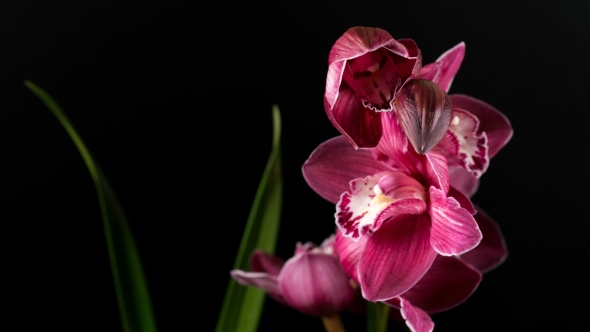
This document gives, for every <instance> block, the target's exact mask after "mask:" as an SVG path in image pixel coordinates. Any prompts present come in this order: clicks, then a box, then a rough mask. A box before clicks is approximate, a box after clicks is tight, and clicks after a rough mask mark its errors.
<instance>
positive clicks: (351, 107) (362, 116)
mask: <svg viewBox="0 0 590 332" xmlns="http://www.w3.org/2000/svg"><path fill="white" fill-rule="evenodd" d="M324 108H325V110H326V115H328V118H329V119H330V122H332V125H334V127H335V128H336V129H337V130H338V131H339V132H340V133H341V134H342V135H344V136H345V137H346V138H347V139H348V140H349V141H350V143H351V144H352V145H353V146H354V148H355V149H358V148H373V147H375V146H376V145H377V144H378V143H379V139H380V138H381V131H382V129H381V115H380V114H379V112H375V111H372V110H370V109H367V108H365V107H364V106H363V104H362V103H361V100H360V99H359V98H357V96H356V95H355V93H354V91H353V90H352V89H350V88H347V87H342V88H341V89H340V95H339V97H338V99H337V100H336V101H335V103H334V107H333V108H331V109H330V108H329V107H328V101H327V99H326V98H324Z"/></svg>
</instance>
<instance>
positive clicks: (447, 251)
mask: <svg viewBox="0 0 590 332" xmlns="http://www.w3.org/2000/svg"><path fill="white" fill-rule="evenodd" d="M430 217H431V221H432V228H431V237H430V243H431V244H432V247H433V248H434V250H436V252H438V253H439V254H441V255H443V256H452V255H460V254H463V253H465V252H467V251H469V250H471V249H473V248H475V247H476V246H477V245H478V244H479V242H480V241H481V238H482V235H481V231H480V230H479V227H478V226H477V223H476V222H475V219H474V218H473V216H472V215H471V213H469V211H467V210H466V209H464V208H462V207H461V205H459V202H457V200H456V199H454V198H453V197H447V196H446V195H445V194H444V192H443V191H442V190H440V189H437V188H435V187H430Z"/></svg>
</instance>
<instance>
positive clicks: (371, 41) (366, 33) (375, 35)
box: [324, 27, 411, 109]
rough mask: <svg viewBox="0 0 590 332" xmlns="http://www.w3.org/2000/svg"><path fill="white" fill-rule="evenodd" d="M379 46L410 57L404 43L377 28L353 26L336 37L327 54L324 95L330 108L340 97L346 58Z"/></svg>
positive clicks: (359, 54) (348, 58)
mask: <svg viewBox="0 0 590 332" xmlns="http://www.w3.org/2000/svg"><path fill="white" fill-rule="evenodd" d="M381 47H384V48H385V49H387V50H389V51H391V52H393V53H394V54H397V55H399V56H401V57H404V58H410V57H411V55H410V54H409V53H408V49H406V46H405V45H404V44H402V43H399V42H397V41H395V40H394V39H393V37H392V36H391V35H390V34H389V33H388V32H387V31H385V30H382V29H379V28H367V27H353V28H350V29H348V30H347V31H346V32H345V33H344V34H343V35H342V36H341V37H340V38H338V40H337V41H336V43H335V44H334V46H332V49H331V50H330V55H329V56H328V77H327V79H326V93H325V95H324V96H325V99H326V101H327V103H328V108H329V109H332V108H333V107H334V104H335V103H336V100H337V99H338V98H340V97H339V92H340V90H339V88H340V85H341V83H342V74H343V71H344V67H345V65H346V60H350V59H354V58H357V57H359V56H361V55H363V54H366V53H368V52H371V51H375V50H377V49H379V48H381Z"/></svg>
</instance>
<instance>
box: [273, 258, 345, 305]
mask: <svg viewBox="0 0 590 332" xmlns="http://www.w3.org/2000/svg"><path fill="white" fill-rule="evenodd" d="M349 280H350V279H349V277H348V276H347V275H346V273H345V271H344V269H343V268H342V266H341V265H340V262H339V261H338V258H336V256H333V255H327V254H323V253H314V252H306V253H301V254H298V255H296V256H295V257H293V258H291V259H289V260H288V261H287V262H286V263H285V266H284V267H283V270H282V271H281V274H280V275H279V278H278V281H279V288H280V290H281V291H282V293H283V297H284V299H285V301H286V302H287V303H288V304H289V305H290V306H292V307H293V308H295V309H297V310H299V311H301V312H304V313H306V314H309V315H316V316H333V315H335V314H337V313H338V312H340V311H342V310H344V309H346V308H347V307H348V306H349V305H350V304H351V303H352V301H353V299H354V290H353V289H352V287H351V285H350V281H349Z"/></svg>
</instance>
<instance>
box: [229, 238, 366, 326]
mask: <svg viewBox="0 0 590 332" xmlns="http://www.w3.org/2000/svg"><path fill="white" fill-rule="evenodd" d="M334 240H335V237H334V236H331V237H329V238H328V239H326V240H325V241H324V243H323V244H322V245H321V246H320V247H315V246H314V245H313V244H311V243H309V242H308V243H306V244H301V243H298V244H297V249H296V250H295V255H294V256H293V257H292V258H290V259H289V260H287V261H286V262H284V261H283V260H282V259H280V258H278V257H275V256H272V255H269V254H266V253H264V252H262V251H259V250H257V251H255V252H254V254H253V255H252V262H251V267H252V272H245V271H242V270H232V271H231V272H230V273H231V276H232V277H233V278H234V279H235V280H236V281H237V282H239V283H240V284H243V285H246V286H254V287H257V288H260V289H262V290H264V291H266V293H267V294H268V295H269V296H271V297H272V298H274V299H275V300H277V301H278V302H280V303H283V304H286V305H288V306H291V307H293V308H295V309H297V310H299V311H301V312H303V313H305V314H308V315H313V316H323V317H330V316H333V315H336V314H338V313H339V312H341V311H343V310H345V309H347V308H348V307H349V306H350V305H351V304H352V302H353V301H354V299H355V290H354V289H353V288H352V286H351V284H350V278H349V277H348V275H347V274H346V272H345V271H344V269H343V268H342V266H341V265H340V262H339V260H338V258H337V257H336V255H335V254H334Z"/></svg>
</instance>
